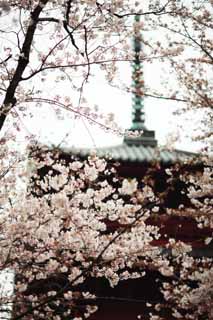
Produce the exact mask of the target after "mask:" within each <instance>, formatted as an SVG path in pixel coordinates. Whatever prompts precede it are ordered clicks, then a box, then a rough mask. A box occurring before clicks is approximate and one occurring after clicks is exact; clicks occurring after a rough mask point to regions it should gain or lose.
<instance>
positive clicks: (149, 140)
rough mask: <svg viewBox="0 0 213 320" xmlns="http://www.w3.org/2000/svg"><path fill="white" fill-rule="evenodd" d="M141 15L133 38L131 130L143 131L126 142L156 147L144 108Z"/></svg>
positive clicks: (136, 17)
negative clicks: (147, 124)
mask: <svg viewBox="0 0 213 320" xmlns="http://www.w3.org/2000/svg"><path fill="white" fill-rule="evenodd" d="M139 22H140V16H139V15H137V16H135V24H134V26H135V30H134V38H133V49H134V60H133V66H132V68H133V71H132V80H133V85H132V92H133V102H132V125H131V128H130V131H140V130H142V131H143V134H142V135H141V136H139V137H137V136H136V137H130V136H128V137H125V139H124V142H125V143H126V144H128V145H143V146H150V147H156V146H157V140H156V139H155V132H154V131H152V130H148V129H147V128H146V126H145V109H144V89H145V88H144V74H143V64H142V62H141V52H142V39H143V38H142V34H141V30H140V28H139V26H140V24H139Z"/></svg>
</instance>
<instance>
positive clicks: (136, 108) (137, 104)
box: [131, 16, 145, 130]
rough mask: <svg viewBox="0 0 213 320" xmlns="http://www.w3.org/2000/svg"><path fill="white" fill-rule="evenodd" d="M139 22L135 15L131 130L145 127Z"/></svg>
mask: <svg viewBox="0 0 213 320" xmlns="http://www.w3.org/2000/svg"><path fill="white" fill-rule="evenodd" d="M139 22H140V16H135V30H134V39H133V48H134V61H133V66H132V68H133V72H132V80H133V85H132V86H133V90H132V91H133V103H132V128H131V129H132V130H143V129H145V112H144V79H143V65H142V63H141V61H140V54H141V52H142V35H141V32H140V30H139V29H138V27H137V25H138V23H139Z"/></svg>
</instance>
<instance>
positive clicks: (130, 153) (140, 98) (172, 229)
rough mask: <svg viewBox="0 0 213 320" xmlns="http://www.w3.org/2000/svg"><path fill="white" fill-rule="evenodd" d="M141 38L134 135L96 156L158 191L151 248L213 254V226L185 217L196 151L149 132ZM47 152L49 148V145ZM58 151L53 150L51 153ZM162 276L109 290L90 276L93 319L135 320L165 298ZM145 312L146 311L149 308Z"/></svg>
mask: <svg viewBox="0 0 213 320" xmlns="http://www.w3.org/2000/svg"><path fill="white" fill-rule="evenodd" d="M137 22H139V17H136V23H137ZM142 42H143V41H142V35H141V33H140V31H135V36H134V40H133V44H134V61H133V66H132V68H133V72H132V80H133V88H132V91H133V102H132V124H131V127H130V130H129V131H130V135H128V136H126V137H125V138H124V141H123V143H122V144H121V145H118V146H113V147H104V148H98V149H96V154H97V156H99V157H104V158H108V159H109V161H110V162H111V163H119V165H118V166H117V170H118V173H119V175H120V176H122V177H124V178H128V179H131V178H136V179H137V180H138V183H139V186H141V187H143V186H144V185H149V186H150V187H151V188H152V189H153V191H154V193H155V194H156V195H157V197H158V199H159V213H158V215H157V216H156V215H154V216H150V218H148V219H147V220H146V223H147V224H151V225H157V226H158V227H159V232H160V235H161V237H160V238H159V240H155V241H153V246H158V247H161V248H162V252H163V250H167V249H166V244H167V243H168V239H169V238H173V239H175V240H177V241H178V240H181V241H182V242H184V243H186V244H190V245H192V248H193V250H192V255H194V256H196V257H202V256H210V257H211V256H212V252H213V250H212V248H211V247H207V246H205V242H204V240H205V238H206V237H209V236H211V235H212V230H211V229H209V228H203V229H199V228H198V227H197V223H196V221H195V220H194V219H193V218H192V217H188V216H187V208H190V206H191V203H190V199H189V198H188V197H187V186H186V184H185V183H184V182H183V181H181V179H180V175H181V174H182V173H183V172H189V173H193V174H196V173H198V172H199V173H200V172H202V171H203V167H204V165H203V163H202V161H201V160H200V159H199V157H198V156H197V155H196V154H193V153H190V152H185V151H180V150H167V149H162V148H160V147H159V146H158V142H157V139H156V137H155V132H154V131H153V130H149V129H148V128H147V126H146V124H145V109H144V79H143V78H144V77H143V65H142V62H141V58H140V57H141V53H142ZM137 131H142V134H141V135H137V134H136V133H137ZM131 133H132V134H131ZM48 151H51V149H50V148H49V149H48ZM54 151H55V150H54V149H53V150H52V153H53V154H54ZM91 151H92V150H91V149H86V148H83V149H81V148H72V149H63V150H59V152H60V159H62V160H64V161H65V162H66V163H69V162H70V161H72V159H73V157H77V158H80V159H86V158H87V157H88V155H90V153H91ZM39 152H40V151H39ZM57 152H58V150H57ZM39 170H40V171H39ZM39 170H38V171H39V175H40V176H41V177H42V176H43V175H45V168H41V169H39ZM170 170H171V171H172V170H173V171H172V175H169V174H168V172H169V171H170ZM180 205H182V206H180ZM168 210H170V215H168ZM110 228H112V229H113V228H117V226H116V225H115V226H113V225H109V229H110ZM167 253H168V252H167ZM168 254H169V253H168ZM161 280H162V275H160V274H159V273H158V272H155V271H153V272H151V271H147V273H146V276H145V277H143V278H140V279H134V280H133V279H131V280H126V281H122V282H121V283H119V284H118V285H117V286H116V287H115V288H110V286H109V284H108V283H107V281H106V280H105V279H88V280H87V281H86V283H84V288H83V289H84V290H86V291H87V290H88V291H90V292H94V293H95V295H96V296H97V297H98V299H97V304H98V306H99V310H98V312H97V313H95V314H94V315H92V316H91V317H90V319H91V320H109V319H110V320H131V319H137V315H138V314H140V312H141V310H146V309H147V308H146V302H147V301H148V302H151V303H152V302H153V303H156V301H160V300H161V299H162V295H161V293H160V290H159V288H160V286H159V283H160V282H161ZM144 312H145V314H146V312H148V311H144ZM147 314H148V313H147ZM165 319H167V318H165ZM168 319H170V318H168Z"/></svg>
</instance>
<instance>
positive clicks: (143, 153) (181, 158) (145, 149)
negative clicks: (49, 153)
mask: <svg viewBox="0 0 213 320" xmlns="http://www.w3.org/2000/svg"><path fill="white" fill-rule="evenodd" d="M61 151H63V152H65V153H68V154H73V155H76V156H80V157H86V156H88V155H90V154H92V153H95V154H97V156H99V157H105V158H108V159H109V160H114V161H119V162H130V163H152V162H153V163H154V162H160V163H162V164H167V165H168V164H173V163H178V162H180V163H185V162H188V161H190V160H192V159H196V160H199V158H198V154H195V153H191V152H187V151H182V150H172V151H171V150H168V149H162V148H153V147H149V146H142V145H139V146H135V145H132V146H131V145H127V144H125V143H124V144H122V145H119V146H112V147H104V148H96V149H89V148H69V149H68V148H64V149H63V150H61ZM196 162H197V161H196Z"/></svg>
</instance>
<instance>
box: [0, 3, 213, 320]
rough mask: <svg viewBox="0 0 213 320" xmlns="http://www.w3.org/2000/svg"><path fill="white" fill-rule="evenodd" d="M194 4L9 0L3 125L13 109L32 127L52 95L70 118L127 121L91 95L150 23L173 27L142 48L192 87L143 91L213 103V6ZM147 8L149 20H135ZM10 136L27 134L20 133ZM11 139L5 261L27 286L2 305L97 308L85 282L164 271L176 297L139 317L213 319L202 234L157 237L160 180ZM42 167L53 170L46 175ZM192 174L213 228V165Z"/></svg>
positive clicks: (199, 210)
mask: <svg viewBox="0 0 213 320" xmlns="http://www.w3.org/2000/svg"><path fill="white" fill-rule="evenodd" d="M190 6H192V7H190ZM190 6H188V5H184V4H180V3H179V2H177V1H173V0H171V1H165V2H164V3H160V2H159V1H150V2H149V1H147V3H145V2H142V3H141V2H137V1H136V2H132V1H125V0H123V1H122V0H116V1H93V0H88V1H79V0H75V1H72V0H67V1H60V0H57V1H56V0H40V1H38V0H32V1H30V0H14V1H13V0H10V1H9V0H5V1H0V13H1V17H0V18H1V20H2V21H3V24H2V25H1V35H2V37H3V40H4V41H3V47H2V50H1V61H0V71H1V76H0V92H1V96H2V97H3V99H2V105H1V108H0V129H1V130H3V129H4V127H5V125H6V121H7V119H8V118H9V116H12V117H13V119H14V121H13V124H14V128H15V130H21V126H22V121H23V119H24V117H25V115H26V114H27V112H28V106H29V105H33V106H34V107H35V108H37V109H38V111H39V110H41V109H42V108H43V107H44V106H45V105H46V104H49V105H51V106H52V107H53V108H54V110H55V111H56V113H57V115H58V116H59V117H61V114H62V111H63V110H66V111H69V112H72V113H74V114H75V115H76V116H77V117H85V118H86V119H89V121H91V122H92V123H94V124H98V125H100V126H101V127H103V128H104V129H105V130H109V129H111V130H115V131H119V129H118V128H117V127H116V126H115V125H114V124H113V123H112V121H111V117H110V115H108V116H106V117H103V115H101V114H98V113H97V111H96V110H95V109H94V110H93V108H91V107H90V106H89V104H88V102H87V101H86V100H85V97H84V86H85V85H86V83H87V82H88V81H90V77H92V74H93V72H94V68H100V69H101V70H102V71H103V72H104V73H105V76H106V78H107V80H108V81H109V82H111V83H112V82H113V79H114V78H115V75H116V72H117V69H118V64H119V63H129V62H131V61H133V60H134V53H133V52H132V49H131V47H130V44H129V38H130V37H131V36H132V34H133V33H134V31H132V30H135V31H136V30H137V29H138V28H144V29H145V30H146V29H148V30H150V31H151V30H153V28H154V29H155V31H156V32H159V30H161V29H164V30H165V39H164V40H166V41H164V40H162V42H159V41H155V40H153V41H151V40H150V41H148V40H146V39H144V40H143V42H144V46H145V47H146V49H145V50H144V52H143V53H142V54H141V56H140V59H141V61H146V62H147V63H152V62H153V61H154V60H155V59H159V60H160V61H162V62H164V61H166V62H168V61H169V62H170V64H171V70H172V71H173V70H175V75H176V77H177V79H178V80H179V81H180V84H181V86H180V90H181V92H180V93H177V92H175V93H174V92H170V91H169V92H168V95H166V94H167V92H165V91H163V94H161V93H160V94H159V92H156V90H155V88H145V92H143V93H141V94H144V95H147V96H153V97H157V98H164V99H171V100H178V101H182V102H184V103H187V106H190V108H191V107H193V108H207V109H208V108H210V107H211V105H212V97H211V93H212V90H211V88H212V82H211V79H210V80H209V79H208V80H206V79H204V74H205V72H206V71H207V75H208V70H207V69H208V68H210V67H212V55H211V49H212V43H211V42H210V31H209V30H210V29H211V28H212V25H211V20H210V15H211V10H212V7H211V3H208V4H196V3H193V4H192V5H190ZM135 15H136V16H141V17H143V21H142V20H141V22H135V28H132V27H131V28H130V27H129V25H130V18H131V17H132V16H135ZM9 20H11V23H7V25H6V24H5V22H7V21H9ZM174 33H175V34H177V39H176V40H174V41H173V38H171V35H172V34H174ZM112 35H113V37H112ZM44 39H45V40H44ZM44 41H45V46H44V44H43V43H44ZM190 47H193V48H195V51H194V52H196V54H195V55H194V56H193V55H191V52H189V53H188V51H187V50H190ZM95 70H96V69H95ZM195 70H196V72H195ZM79 79H80V80H79ZM49 83H50V84H52V83H57V84H58V86H60V87H63V86H66V85H67V84H68V85H69V87H70V88H71V89H72V90H73V91H77V92H78V93H79V95H78V100H77V103H74V102H73V101H72V96H71V95H67V94H66V95H62V94H61V93H60V91H58V92H57V90H55V91H54V92H51V91H48V94H47V92H46V91H45V90H44V87H45V86H47V87H48V85H49ZM168 88H169V89H170V87H169V86H168ZM103 118H104V119H103ZM119 132H120V131H119ZM10 138H11V139H12V140H13V143H16V137H15V134H14V135H13V136H11V137H10ZM6 139H7V136H3V137H2V139H1V151H0V181H1V186H0V209H1V212H2V213H1V216H0V232H1V238H0V241H1V246H0V270H2V271H3V270H13V271H14V274H15V284H14V286H15V290H14V293H12V294H11V295H10V296H8V295H6V296H3V295H2V296H1V297H0V298H1V301H0V302H1V306H2V310H5V308H7V305H9V306H10V310H9V312H10V313H11V304H13V312H12V318H13V319H43V318H48V319H56V320H59V319H76V320H77V319H85V318H87V317H89V316H90V315H91V314H92V313H93V312H95V311H96V308H97V306H96V305H97V303H96V299H97V298H98V297H96V295H95V294H93V293H91V292H87V291H85V287H84V285H85V283H86V281H87V279H88V278H91V277H92V278H95V279H96V278H97V279H98V278H101V277H104V278H106V279H107V280H108V281H109V283H110V285H111V286H112V287H114V286H116V285H117V284H118V282H120V281H123V280H125V279H134V278H141V277H143V276H144V273H145V272H146V270H156V271H158V272H159V273H160V274H161V275H162V276H164V277H165V278H164V280H165V281H164V282H163V284H162V287H161V290H162V293H163V296H164V300H163V301H161V302H160V303H158V304H155V305H153V306H152V307H153V308H152V312H150V314H149V315H147V314H141V315H140V314H139V315H138V316H139V317H148V316H149V318H150V319H152V320H154V319H163V318H162V317H165V316H166V315H167V316H170V317H173V318H174V319H175V318H179V319H195V320H200V319H208V318H209V319H211V318H212V312H213V311H212V281H209V279H212V259H210V258H203V259H196V258H195V257H193V256H191V255H189V252H191V246H190V245H188V244H185V243H183V242H180V241H175V239H169V241H168V244H167V248H166V254H164V253H163V252H164V251H163V250H162V248H160V247H157V246H154V245H153V243H154V241H155V240H157V239H158V238H159V237H160V233H159V228H158V227H157V226H153V225H150V224H147V223H146V221H147V219H148V218H149V217H150V215H152V214H153V213H154V214H156V212H157V211H158V206H159V197H158V195H156V194H154V192H153V190H152V189H151V188H150V186H148V185H145V186H143V187H141V186H140V184H138V182H137V181H136V180H134V179H133V180H131V181H130V180H127V179H121V178H120V177H118V176H117V174H116V172H115V169H114V168H113V167H111V166H110V164H108V163H107V162H106V160H104V159H99V158H97V157H96V156H95V155H92V156H91V157H89V158H88V159H87V160H84V161H79V160H76V159H72V160H71V161H69V163H66V161H64V160H63V159H60V154H59V153H58V152H57V150H56V151H55V153H54V152H48V151H47V152H44V156H42V153H41V154H40V156H34V154H33V151H32V150H31V151H29V156H28V157H29V158H30V159H31V160H28V165H27V166H26V164H25V163H24V162H23V157H22V156H20V155H18V154H17V153H15V152H14V151H10V150H8V146H7V145H6ZM53 155H54V156H53ZM42 168H43V169H42ZM44 168H46V169H44ZM39 170H41V172H43V171H42V170H46V171H45V173H44V174H41V175H39ZM181 179H183V181H184V182H185V183H188V196H189V198H190V199H191V202H192V205H193V206H194V207H193V209H192V210H191V211H190V212H188V213H187V214H191V215H195V216H196V219H197V220H198V223H199V224H201V227H202V225H204V226H206V225H208V226H210V227H212V214H211V206H212V202H211V201H212V200H211V197H210V196H211V191H210V185H211V179H212V177H211V172H210V166H209V167H208V168H207V169H205V170H204V171H203V173H202V174H201V175H200V176H194V175H189V174H186V175H183V176H182V177H181ZM23 185H25V186H26V185H28V186H29V189H28V190H26V188H24V187H23ZM113 223H114V225H116V228H112V227H111V226H112V224H113ZM207 241H211V239H207ZM198 301H202V305H201V304H198ZM5 306H6V307H5ZM5 317H6V316H5Z"/></svg>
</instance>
